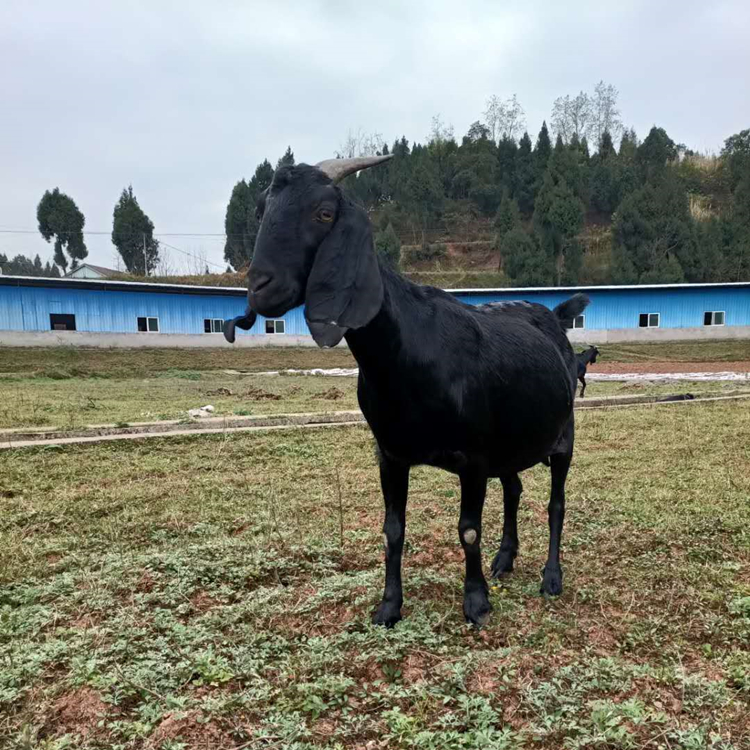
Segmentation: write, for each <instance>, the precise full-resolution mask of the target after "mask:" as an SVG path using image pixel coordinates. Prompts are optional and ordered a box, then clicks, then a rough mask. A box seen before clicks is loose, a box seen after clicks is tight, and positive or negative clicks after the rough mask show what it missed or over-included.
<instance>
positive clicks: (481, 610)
mask: <svg viewBox="0 0 750 750" xmlns="http://www.w3.org/2000/svg"><path fill="white" fill-rule="evenodd" d="M491 611H492V605H491V604H490V600H489V599H488V598H487V592H486V591H481V590H480V591H472V592H471V593H467V594H464V617H465V618H466V622H468V623H470V624H471V625H473V626H474V627H475V628H482V627H484V626H485V625H486V624H487V621H488V620H489V619H490V612H491Z"/></svg>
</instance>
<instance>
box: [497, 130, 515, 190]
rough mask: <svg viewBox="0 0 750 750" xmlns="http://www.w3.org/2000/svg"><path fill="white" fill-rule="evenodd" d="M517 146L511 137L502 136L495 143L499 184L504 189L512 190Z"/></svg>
mask: <svg viewBox="0 0 750 750" xmlns="http://www.w3.org/2000/svg"><path fill="white" fill-rule="evenodd" d="M517 156H518V146H517V145H516V142H515V141H514V140H513V138H509V137H507V136H504V137H503V138H501V139H500V142H499V143H498V144H497V169H498V172H499V175H498V176H499V178H500V185H502V186H503V188H504V189H505V190H508V191H509V192H511V193H512V192H513V190H514V188H515V185H516V158H517Z"/></svg>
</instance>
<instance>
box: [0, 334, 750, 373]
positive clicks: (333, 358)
mask: <svg viewBox="0 0 750 750" xmlns="http://www.w3.org/2000/svg"><path fill="white" fill-rule="evenodd" d="M575 348H576V350H579V349H583V348H584V346H583V345H578V344H577V345H576V346H575ZM599 349H600V350H601V353H602V356H601V361H603V362H607V361H610V362H647V361H654V362H739V361H748V360H750V340H736V341H696V342H686V343H675V344H608V345H604V344H602V345H601V346H600V347H599ZM355 365H356V363H355V361H354V358H353V357H352V356H351V354H350V353H349V350H348V349H339V348H337V349H326V350H323V349H318V348H317V347H298V348H280V347H268V348H257V349H227V348H222V349H74V348H72V347H60V348H54V349H52V348H50V349H40V348H28V349H25V348H19V349H15V348H13V349H7V348H6V349H3V348H0V374H23V375H35V376H37V377H53V378H58V379H59V378H70V377H91V376H98V377H116V378H127V377H149V376H152V375H154V374H155V373H159V372H169V371H171V370H193V371H208V370H222V369H236V370H242V371H247V372H262V371H265V370H281V369H285V368H289V367H291V368H295V369H308V368H312V367H354V366H355Z"/></svg>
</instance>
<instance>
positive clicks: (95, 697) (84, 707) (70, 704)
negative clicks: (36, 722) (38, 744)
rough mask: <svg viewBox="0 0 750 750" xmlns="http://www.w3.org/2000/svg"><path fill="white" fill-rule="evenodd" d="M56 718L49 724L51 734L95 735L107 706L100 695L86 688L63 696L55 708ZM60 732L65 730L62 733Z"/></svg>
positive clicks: (57, 701) (55, 704)
mask: <svg viewBox="0 0 750 750" xmlns="http://www.w3.org/2000/svg"><path fill="white" fill-rule="evenodd" d="M53 713H54V717H53V718H52V717H51V719H50V721H49V722H48V724H47V727H46V728H47V729H48V730H49V734H61V733H65V734H67V733H70V734H80V735H83V736H84V737H85V736H87V735H89V734H93V733H94V732H95V731H96V729H97V724H98V723H99V721H100V720H101V719H102V718H103V717H104V715H105V714H106V713H107V704H106V703H105V702H104V701H103V700H102V699H101V697H100V696H99V693H97V692H96V691H95V690H92V689H91V688H88V687H84V688H80V689H79V690H75V691H73V692H72V693H65V694H63V695H61V696H60V697H59V698H58V699H57V700H56V701H55V703H54V706H53ZM60 730H63V731H62V732H60Z"/></svg>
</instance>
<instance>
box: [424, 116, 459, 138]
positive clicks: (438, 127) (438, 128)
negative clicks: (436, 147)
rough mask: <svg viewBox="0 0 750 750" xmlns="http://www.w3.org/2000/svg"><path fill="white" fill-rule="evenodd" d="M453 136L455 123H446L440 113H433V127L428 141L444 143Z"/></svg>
mask: <svg viewBox="0 0 750 750" xmlns="http://www.w3.org/2000/svg"><path fill="white" fill-rule="evenodd" d="M452 138H453V125H446V124H445V123H444V122H443V118H442V117H441V116H440V113H439V112H438V114H436V115H433V117H432V127H431V128H430V132H429V134H428V135H427V142H428V143H444V142H445V141H449V140H451V139H452Z"/></svg>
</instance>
